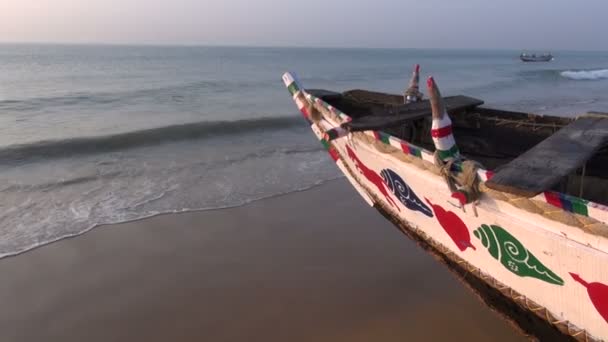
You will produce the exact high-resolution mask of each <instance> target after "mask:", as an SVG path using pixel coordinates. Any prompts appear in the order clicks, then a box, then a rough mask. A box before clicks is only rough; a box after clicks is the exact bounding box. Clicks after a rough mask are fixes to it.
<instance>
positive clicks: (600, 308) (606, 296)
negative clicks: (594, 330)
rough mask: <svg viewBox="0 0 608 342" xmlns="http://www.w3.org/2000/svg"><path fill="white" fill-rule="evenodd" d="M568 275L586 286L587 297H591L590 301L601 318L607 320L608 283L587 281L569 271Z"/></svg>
mask: <svg viewBox="0 0 608 342" xmlns="http://www.w3.org/2000/svg"><path fill="white" fill-rule="evenodd" d="M570 276H572V278H573V279H574V280H576V281H577V282H579V283H580V284H581V285H583V286H584V287H585V288H587V294H589V298H591V303H593V306H595V309H596V310H597V312H599V314H600V315H601V316H602V318H604V320H605V321H606V322H608V285H605V284H602V283H588V282H586V281H585V280H583V278H581V277H580V276H579V275H578V274H575V273H570Z"/></svg>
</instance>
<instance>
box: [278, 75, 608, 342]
mask: <svg viewBox="0 0 608 342" xmlns="http://www.w3.org/2000/svg"><path fill="white" fill-rule="evenodd" d="M283 81H284V83H285V86H286V87H287V89H288V90H289V93H290V94H291V96H292V98H293V100H294V102H295V103H296V106H297V107H298V109H299V110H300V111H301V113H302V115H303V116H304V118H306V120H307V122H308V123H309V125H310V126H311V128H312V131H313V132H314V134H315V136H316V137H317V139H318V140H319V141H320V142H321V144H322V145H323V146H324V147H325V148H326V149H327V151H328V152H329V155H330V156H331V158H332V159H333V160H334V161H335V162H336V164H337V166H338V167H339V168H340V170H341V171H342V172H343V173H344V174H345V176H346V177H347V179H348V180H349V181H350V183H351V184H352V185H353V187H354V188H355V189H356V190H357V191H358V192H359V194H360V195H361V196H362V197H363V199H364V200H365V201H366V202H367V203H368V204H370V205H371V206H373V207H374V208H376V209H378V210H379V211H380V212H381V213H382V214H383V215H385V217H387V218H388V219H389V220H391V222H393V223H394V224H395V225H396V226H397V227H398V228H399V229H400V230H401V231H402V232H404V233H405V234H406V235H408V236H409V237H411V238H413V239H414V240H416V241H417V242H419V243H420V244H421V245H422V246H423V247H424V248H425V249H427V250H429V251H430V252H432V253H434V254H436V255H438V256H439V258H440V260H442V261H443V262H444V263H446V264H447V265H448V266H449V267H450V268H451V269H453V270H456V273H459V274H461V275H463V279H465V281H467V282H469V283H470V282H472V283H474V284H477V285H474V284H473V285H472V286H473V287H474V288H476V289H478V291H480V292H483V291H488V293H492V296H493V297H492V298H494V299H496V300H497V298H498V299H500V301H502V302H504V303H506V304H505V307H506V308H508V310H510V311H513V312H514V311H516V312H517V313H516V314H514V316H517V317H519V318H517V317H515V318H513V317H511V318H512V319H513V320H514V321H515V322H516V323H517V324H518V325H519V326H520V327H522V329H524V330H525V331H526V332H527V333H529V334H535V332H534V331H532V330H531V329H532V328H529V327H526V324H528V323H529V322H531V320H532V321H535V322H542V323H543V324H545V325H546V326H547V327H549V328H548V330H547V329H545V330H543V331H545V332H547V331H550V332H551V331H552V332H553V333H555V334H556V335H554V336H553V337H551V339H553V338H554V337H555V336H558V335H559V336H562V337H563V335H567V336H570V337H572V338H575V339H579V340H603V339H608V269H607V267H606V265H607V262H608V225H607V223H608V207H607V206H606V204H608V177H607V175H608V148H607V147H608V116H606V115H601V114H591V115H587V116H581V117H579V118H562V117H552V116H536V115H531V114H527V113H517V112H510V111H503V110H497V109H490V108H486V107H483V106H482V104H483V101H481V100H478V99H474V98H471V97H466V96H456V97H445V98H444V97H441V95H440V94H439V91H438V87H437V82H435V81H434V80H433V81H429V83H428V85H429V93H428V96H429V99H428V100H424V101H417V102H411V103H407V102H408V101H407V99H406V98H405V96H407V95H408V94H405V96H403V95H393V94H385V93H380V92H373V91H366V90H352V91H345V92H334V91H327V90H313V89H305V88H304V87H303V85H302V84H301V83H300V82H299V81H298V79H297V77H295V75H294V74H291V73H286V74H285V75H283ZM404 102H405V103H404ZM482 165H484V166H482ZM470 284H471V283H470ZM513 304H516V305H513ZM505 314H508V313H505ZM522 315H523V316H525V317H524V318H521V317H523V316H522ZM526 322H528V323H526Z"/></svg>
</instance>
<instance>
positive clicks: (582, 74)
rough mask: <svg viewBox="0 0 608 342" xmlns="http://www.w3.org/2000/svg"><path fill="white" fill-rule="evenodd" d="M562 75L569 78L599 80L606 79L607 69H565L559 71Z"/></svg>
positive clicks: (607, 76)
mask: <svg viewBox="0 0 608 342" xmlns="http://www.w3.org/2000/svg"><path fill="white" fill-rule="evenodd" d="M560 75H561V76H562V77H565V78H568V79H571V80H577V81H581V80H601V79H608V69H597V70H579V71H574V70H567V71H562V72H561V73H560Z"/></svg>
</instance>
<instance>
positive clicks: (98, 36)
mask: <svg viewBox="0 0 608 342" xmlns="http://www.w3.org/2000/svg"><path fill="white" fill-rule="evenodd" d="M607 14H608V0H578V1H572V0H568V1H566V0H508V1H506V0H333V1H332V0H306V1H293V0H255V1H249V0H146V1H144V0H0V42H71V43H121V44H122V43H138V44H212V45H262V46H283V45H289V46H336V47H342V46H348V47H416V48H423V47H444V48H514V49H526V48H528V49H583V50H607V49H608V38H606V37H605V35H606V34H608V20H607Z"/></svg>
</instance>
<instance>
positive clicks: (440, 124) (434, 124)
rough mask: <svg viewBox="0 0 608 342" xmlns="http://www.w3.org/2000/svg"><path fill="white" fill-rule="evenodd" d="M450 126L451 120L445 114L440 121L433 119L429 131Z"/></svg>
mask: <svg viewBox="0 0 608 342" xmlns="http://www.w3.org/2000/svg"><path fill="white" fill-rule="evenodd" d="M451 124H452V120H450V117H449V116H448V114H447V113H445V114H444V115H443V118H442V119H433V122H432V123H431V129H439V128H443V127H447V126H449V125H451Z"/></svg>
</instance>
